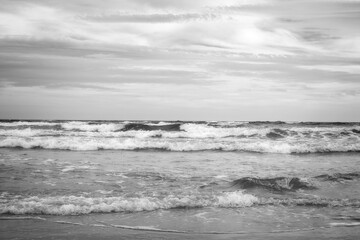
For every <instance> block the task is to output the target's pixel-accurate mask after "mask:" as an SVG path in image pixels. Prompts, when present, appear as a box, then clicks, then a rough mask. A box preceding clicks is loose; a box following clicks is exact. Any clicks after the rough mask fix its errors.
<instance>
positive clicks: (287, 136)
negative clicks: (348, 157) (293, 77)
mask: <svg viewBox="0 0 360 240" xmlns="http://www.w3.org/2000/svg"><path fill="white" fill-rule="evenodd" d="M0 147H20V148H44V149H65V150H105V149H112V150H117V149H119V150H145V149H157V150H166V151H202V150H221V151H250V152H269V153H315V152H358V151H360V125H359V124H358V123H344V124H340V123H339V124H332V123H323V124H321V123H319V124H313V123H308V124H305V123H285V122H151V121H141V122H140V121H137V122H130V121H112V122H105V121H93V122H91V121H54V122H52V121H44V122H39V121H38V122H34V121H17V122H16V121H9V122H4V121H0Z"/></svg>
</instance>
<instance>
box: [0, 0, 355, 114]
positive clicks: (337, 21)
mask: <svg viewBox="0 0 360 240" xmlns="http://www.w3.org/2000/svg"><path fill="white" fill-rule="evenodd" d="M359 26H360V0H102V1H95V0H93V1H91V0H71V1H55V0H1V4H0V118H1V119H88V120H91V119H94V120H95V119H99V120H127V119H128V120H238V121H257V120H259V121H260V120H261V121H276V120H283V121H360V110H359V109H360V27H359Z"/></svg>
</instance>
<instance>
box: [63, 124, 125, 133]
mask: <svg viewBox="0 0 360 240" xmlns="http://www.w3.org/2000/svg"><path fill="white" fill-rule="evenodd" d="M61 127H62V128H64V129H66V130H80V131H88V132H94V131H98V132H113V131H116V130H119V129H122V128H123V127H124V125H123V124H114V123H106V124H89V123H88V122H76V121H74V122H67V123H62V124H61Z"/></svg>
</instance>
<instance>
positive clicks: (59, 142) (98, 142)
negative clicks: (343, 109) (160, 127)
mask: <svg viewBox="0 0 360 240" xmlns="http://www.w3.org/2000/svg"><path fill="white" fill-rule="evenodd" d="M0 147H22V148H36V147H40V148H45V149H64V150H75V151H86V150H99V149H111V150H134V149H162V150H168V151H202V150H222V151H249V152H264V153H266V152H267V153H313V152H348V151H360V141H358V140H356V139H355V140H349V139H345V140H337V141H334V140H324V139H322V140H317V139H314V140H307V141H298V140H297V139H293V140H292V139H288V140H287V141H272V140H268V139H262V140H259V139H162V138H160V139H146V138H145V139H139V138H86V137H56V138H54V137H36V138H29V139H25V138H13V137H7V138H4V139H0Z"/></svg>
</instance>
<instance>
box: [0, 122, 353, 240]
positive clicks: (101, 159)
mask: <svg viewBox="0 0 360 240" xmlns="http://www.w3.org/2000/svg"><path fill="white" fill-rule="evenodd" d="M31 124H32V125H31ZM54 124H55V125H56V126H57V127H56V128H58V129H57V130H56V131H62V132H61V134H60V135H54V134H53V133H52V134H50V135H48V136H43V135H41V134H44V131H48V130H49V129H50V130H51V131H54ZM111 124H112V125H111ZM114 124H115V125H116V127H114V126H113V125H114ZM131 124H133V123H128V124H127V125H126V124H125V125H124V124H123V125H122V126H121V127H120V128H121V129H126V131H123V132H121V134H125V133H127V134H129V133H131V135H132V136H112V134H115V135H116V134H117V133H118V132H116V131H117V130H118V128H119V126H118V125H119V123H118V122H116V123H106V124H105V125H104V123H92V124H89V123H83V122H75V123H74V122H70V123H67V122H55V123H54V122H40V123H36V124H35V125H34V123H32V122H26V123H24V122H21V123H19V122H5V123H4V122H3V123H2V128H3V131H5V132H6V134H8V135H6V134H5V135H4V133H2V135H1V134H0V135H1V136H0V138H1V139H0V145H1V144H3V145H2V146H4V145H6V144H8V143H9V139H13V140H11V141H15V142H16V141H17V142H18V143H19V142H21V143H29V144H30V145H21V146H18V145H14V146H8V145H6V147H4V148H0V183H1V184H0V221H1V223H2V224H1V225H2V227H1V231H0V232H1V236H2V238H26V237H29V236H31V237H30V238H34V239H36V238H41V237H44V238H55V239H61V238H65V237H69V236H71V237H72V238H78V239H82V238H87V239H88V238H90V239H91V238H94V239H95V238H96V237H101V238H109V239H110V238H114V236H116V237H119V234H120V236H121V237H123V238H124V239H126V238H135V239H152V238H166V239H168V238H170V239H219V238H224V239H232V238H234V239H237V237H239V236H242V237H243V238H244V239H251V238H253V239H264V238H267V239H288V238H292V237H293V238H301V237H303V238H304V239H305V238H316V239H327V238H337V239H356V236H358V235H359V234H360V187H359V183H360V153H359V152H358V151H350V152H349V151H348V147H349V146H351V147H357V146H358V145H359V140H358V136H357V134H358V133H357V132H356V131H354V130H356V128H357V127H358V124H357V123H353V124H350V125H346V124H345V125H342V124H335V125H331V124H327V125H321V124H320V126H319V125H316V126H315V127H314V126H313V125H311V124H310V123H307V124H305V123H301V124H299V123H296V124H295V125H294V124H289V123H252V125H254V126H255V127H254V128H253V127H252V125H251V124H250V125H246V128H247V130H249V129H250V130H251V131H260V130H259V129H261V131H262V132H261V134H262V135H261V134H260V133H258V135H257V136H252V135H249V137H248V138H247V140H246V141H249V142H251V144H252V146H253V149H258V150H259V149H260V150H261V149H262V150H264V149H265V148H263V146H264V145H262V144H264V142H269V143H271V144H270V145H269V149H271V146H275V147H276V146H279V144H280V145H281V144H282V145H283V146H285V145H286V144H288V145H286V146H288V147H289V146H290V148H285V150H286V151H287V150H289V149H300V148H299V146H300V145H301V144H302V145H301V146H303V147H304V146H310V145H311V144H312V143H314V142H316V141H318V143H317V144H318V145H317V146H322V147H321V148H311V149H317V150H318V152H316V153H304V152H302V153H296V154H294V153H293V154H290V153H287V152H286V151H285V152H281V151H280V152H281V153H273V152H274V151H269V152H262V151H255V152H254V151H244V149H242V150H241V151H227V150H226V149H218V150H205V149H203V150H201V151H193V148H192V146H193V145H192V144H193V143H194V142H196V144H195V145H196V146H204V145H201V144H203V143H204V142H203V140H204V139H205V141H207V142H209V143H211V144H212V142H213V143H214V144H215V145H216V144H219V143H221V144H223V146H225V145H226V144H229V142H227V140H226V139H228V138H230V139H231V141H236V139H235V138H234V137H233V136H232V137H229V136H227V135H226V134H230V133H231V132H234V131H244V129H242V130H239V129H237V130H234V128H243V125H241V126H240V127H239V126H238V125H236V124H238V123H229V122H226V123H220V122H216V123H206V126H200V128H201V129H202V130H201V131H203V132H201V131H199V132H198V133H196V131H197V130H196V131H195V130H194V129H195V128H196V127H197V129H198V128H199V126H197V125H199V124H202V125H204V123H182V124H190V125H187V128H186V129H185V130H184V129H181V128H182V126H181V124H180V125H177V126H175V125H174V123H170V125H171V127H169V126H170V125H169V124H167V125H166V124H165V125H164V124H163V123H147V125H146V126H144V124H137V125H136V124H135V125H134V124H133V125H131ZM191 124H192V125H191ZM194 124H195V125H194ZM246 124H249V123H246ZM0 125H1V124H0ZM60 125H61V126H60ZM214 125H216V126H214ZM279 125H280V126H279ZM29 126H31V127H30V128H31V129H30V130H29V129H28V127H29ZM34 126H35V127H34ZM149 126H150V127H149ZM154 126H155V128H154V129H149V128H153V127H154ZM163 126H167V127H166V128H167V129H160V130H159V127H160V128H163ZM189 126H190V127H189ZM259 126H260V128H259ZM191 127H192V128H191ZM295 127H297V128H302V129H303V132H306V131H307V132H309V134H310V136H307V135H306V134H305V135H306V136H305V135H304V134H303V135H301V137H299V136H298V137H296V138H292V137H289V133H290V130H289V129H290V128H295ZM46 128H48V129H47V130H46ZM66 128H68V130H66ZM74 128H75V129H77V130H74ZM80 128H81V129H80ZM144 128H146V129H147V130H144ZM280 128H281V129H283V131H287V132H286V133H284V132H283V131H280V130H276V131H275V132H277V134H280V135H281V134H282V135H283V137H282V138H277V137H274V136H273V135H270V136H269V132H274V129H280ZM64 129H65V130H64ZM69 129H70V130H69ZM79 129H80V130H79ZM204 129H205V130H206V129H207V130H206V131H207V132H206V131H205V130H204ZM216 129H218V130H216ZM219 129H220V130H219ZM254 129H255V130H254ZM304 129H307V130H306V131H305V130H304ZM34 130H40V131H41V132H40V135H41V136H39V135H38V134H39V133H36V134H35V135H31V134H33V132H32V131H34ZM250 130H249V131H250ZM11 131H12V132H11ZM157 131H160V132H161V134H163V136H161V137H160V136H158V137H154V136H153V135H154V134H155V132H157ZM204 131H205V133H204ZM219 131H220V132H221V134H223V135H221V134H220V132H219ZM227 131H228V132H227ZM291 131H293V130H291ZM10 132H11V134H12V135H11V134H10ZM27 132H31V134H30V135H29V134H28V133H27ZM298 132H300V130H298ZM330 132H332V134H333V135H332V137H329V136H327V135H328V134H327V133H330ZM345 132H347V133H345ZM195 133H196V134H195ZM200 133H202V135H201V134H200ZM215 133H216V134H220V135H219V136H218V137H217V138H214V137H211V136H210V135H211V134H215ZM225 133H226V134H225ZM144 134H147V135H146V136H144ZM164 134H165V135H166V134H183V135H184V134H188V135H189V134H190V135H191V136H187V137H185V136H180V137H179V136H177V137H174V136H175V135H174V136H172V137H171V136H170V137H169V136H167V137H164ZM204 134H205V135H206V137H204ZM224 134H225V135H224ZM286 134H287V135H286ZM10 135H11V136H10ZM79 135H81V136H79ZM84 135H85V136H84ZM100 135H101V136H100ZM335 135H336V136H335ZM319 136H320V137H319ZM326 136H327V137H326ZM44 138H46V141H45V143H44V142H42V140H44ZM118 138H120V139H121V141H123V142H126V141H128V140H129V139H130V140H131V139H138V140H140V141H147V142H149V143H150V145H151V144H153V142H155V143H158V141H159V139H161V141H169V142H172V143H171V144H172V145H171V146H173V147H174V146H175V147H176V146H187V148H188V149H190V150H189V151H174V150H171V149H167V150H166V151H164V149H163V148H155V149H154V148H150V149H149V148H141V150H134V149H137V148H134V149H132V150H119V149H113V150H91V151H89V150H81V149H82V148H81V147H80V148H79V146H80V145H79V144H80V143H83V144H84V146H86V147H88V146H95V147H96V148H95V149H98V146H100V145H101V144H103V143H104V141H117V139H118ZM14 139H15V140H14ZM59 139H61V140H59ZM74 139H77V140H74ZM84 139H85V140H84ZM106 139H108V140H106ZM109 139H110V140H109ZM169 139H170V140H169ZM224 139H225V140H224ZM239 139H240V140H239V141H238V142H236V144H237V146H241V144H242V143H243V141H244V140H243V138H239ZM296 139H297V140H296ZM83 140H84V142H82V141H83ZM306 140H308V141H307V142H306ZM49 141H50V142H51V143H52V145H47V144H48V142H49ZM296 141H299V142H300V143H297V142H296ZM34 142H37V143H41V144H40V145H33V143H34ZM257 142H259V144H260V145H259V146H260V147H259V146H258V145H257ZM304 142H306V143H304ZM56 144H60V145H59V147H58V145H56ZM72 144H75V147H74V148H72V147H71V146H72ZM99 144H100V145H99ZM272 144H273V145H272ZM284 144H285V145H284ZM26 146H30V149H26ZM63 146H69V149H72V150H63ZM111 146H120V145H116V144H115V145H111ZM121 146H123V145H121ZM127 146H128V145H127ZM294 146H295V148H294ZM326 146H330V147H329V148H328V150H329V149H331V147H333V146H340V147H341V146H345V147H343V148H340V150H341V151H337V150H338V149H337V148H336V149H334V150H336V151H333V152H332V151H330V152H327V151H325V152H324V151H323V150H324V149H326V148H325V147H326ZM346 146H347V147H346ZM19 147H22V148H19ZM85 149H86V148H85ZM120 149H121V148H120ZM170 150H171V151H170ZM19 226H20V227H19ZM15 229H16V230H15ZM30 229H31V230H30ZM96 229H97V230H96ZM90 233H92V234H91V235H90ZM100 233H101V234H100ZM29 234H30V235H29ZM69 234H70V235H69Z"/></svg>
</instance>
